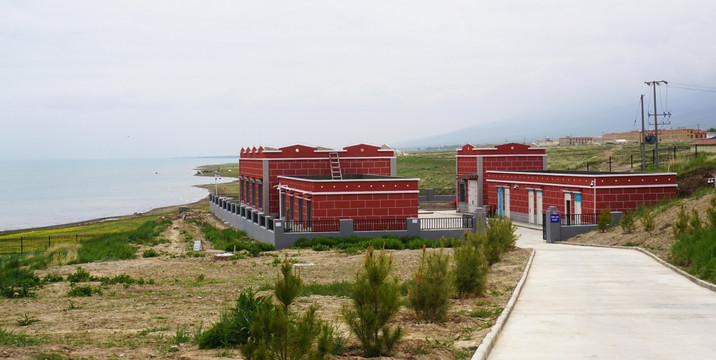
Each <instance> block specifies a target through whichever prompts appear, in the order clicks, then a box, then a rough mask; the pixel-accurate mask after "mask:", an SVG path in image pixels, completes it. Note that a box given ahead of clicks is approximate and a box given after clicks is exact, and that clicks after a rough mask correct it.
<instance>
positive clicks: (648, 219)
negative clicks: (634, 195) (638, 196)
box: [640, 205, 656, 235]
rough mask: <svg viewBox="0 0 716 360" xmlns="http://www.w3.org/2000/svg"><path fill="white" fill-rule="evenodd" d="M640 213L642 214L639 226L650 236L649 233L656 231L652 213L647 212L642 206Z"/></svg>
mask: <svg viewBox="0 0 716 360" xmlns="http://www.w3.org/2000/svg"><path fill="white" fill-rule="evenodd" d="M640 207H641V210H640V212H641V213H642V216H641V220H640V222H641V226H642V227H644V231H646V232H648V233H649V234H650V235H651V232H652V231H654V229H656V220H654V213H653V212H651V211H649V209H647V208H646V207H645V206H644V205H641V206H640Z"/></svg>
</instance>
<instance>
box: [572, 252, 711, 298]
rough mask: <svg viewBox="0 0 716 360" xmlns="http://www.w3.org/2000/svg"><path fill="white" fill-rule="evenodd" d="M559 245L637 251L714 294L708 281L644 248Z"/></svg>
mask: <svg viewBox="0 0 716 360" xmlns="http://www.w3.org/2000/svg"><path fill="white" fill-rule="evenodd" d="M559 244H560V245H572V246H586V247H599V248H609V249H627V250H635V251H639V252H641V253H642V254H644V255H647V256H649V257H651V258H652V259H654V260H656V262H658V263H659V264H661V265H663V266H666V267H667V268H669V269H671V270H672V271H673V272H675V273H677V274H679V275H681V276H683V277H685V278H687V279H689V281H691V282H692V283H694V284H696V285H698V286H701V287H703V288H706V289H708V290H711V291H713V292H716V285H715V284H712V283H710V282H708V281H705V280H701V279H699V278H697V277H696V276H693V275H691V274H689V273H687V272H686V271H684V270H681V269H679V268H678V267H677V266H675V265H673V264H671V263H669V262H668V261H666V260H664V259H662V258H660V257H658V256H656V255H654V254H653V253H651V252H650V251H649V250H646V249H644V248H641V247H638V246H609V245H599V244H578V243H559Z"/></svg>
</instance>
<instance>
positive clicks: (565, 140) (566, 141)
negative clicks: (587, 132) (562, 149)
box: [559, 136, 594, 146]
mask: <svg viewBox="0 0 716 360" xmlns="http://www.w3.org/2000/svg"><path fill="white" fill-rule="evenodd" d="M593 143H594V138H593V137H591V136H578V137H571V136H567V137H561V138H559V146H569V145H591V144H593Z"/></svg>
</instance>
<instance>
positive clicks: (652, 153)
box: [651, 149, 656, 165]
mask: <svg viewBox="0 0 716 360" xmlns="http://www.w3.org/2000/svg"><path fill="white" fill-rule="evenodd" d="M651 164H652V165H654V164H656V150H654V149H652V150H651Z"/></svg>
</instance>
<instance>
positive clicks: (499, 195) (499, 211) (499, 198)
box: [497, 187, 503, 216]
mask: <svg viewBox="0 0 716 360" xmlns="http://www.w3.org/2000/svg"><path fill="white" fill-rule="evenodd" d="M497 215H500V216H502V215H503V213H502V188H501V187H498V188H497Z"/></svg>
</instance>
